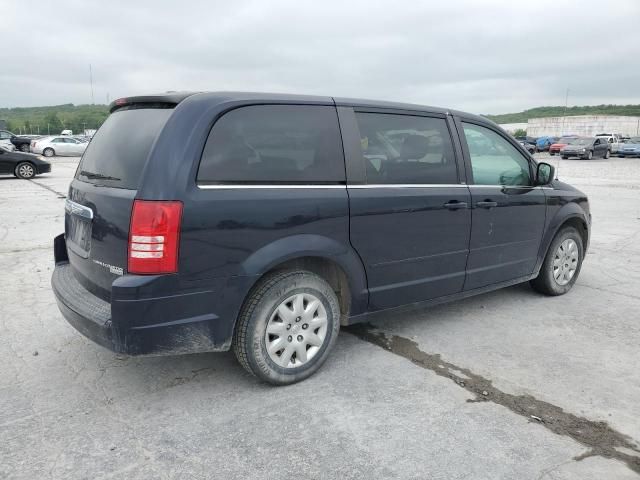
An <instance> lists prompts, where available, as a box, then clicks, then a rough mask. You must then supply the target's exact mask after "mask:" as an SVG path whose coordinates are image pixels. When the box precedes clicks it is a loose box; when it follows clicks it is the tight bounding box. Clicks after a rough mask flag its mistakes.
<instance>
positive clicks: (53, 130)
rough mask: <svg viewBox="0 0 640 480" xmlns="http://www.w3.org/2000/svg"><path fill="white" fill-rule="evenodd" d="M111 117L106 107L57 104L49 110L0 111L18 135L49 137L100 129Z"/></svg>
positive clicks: (12, 130) (1, 115)
mask: <svg viewBox="0 0 640 480" xmlns="http://www.w3.org/2000/svg"><path fill="white" fill-rule="evenodd" d="M108 114H109V109H108V107H107V105H73V104H71V103H69V104H66V105H54V106H50V107H26V108H0V120H4V121H6V123H7V130H9V131H11V132H13V133H16V134H33V135H48V134H51V135H53V134H58V133H60V132H61V131H62V130H73V131H74V133H81V132H82V131H84V130H88V129H97V128H98V127H99V126H100V125H102V122H104V120H105V118H107V115H108Z"/></svg>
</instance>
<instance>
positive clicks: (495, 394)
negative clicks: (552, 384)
mask: <svg viewBox="0 0 640 480" xmlns="http://www.w3.org/2000/svg"><path fill="white" fill-rule="evenodd" d="M344 330H345V331H347V332H349V333H351V334H352V335H355V336H356V337H358V338H360V339H361V340H365V341H367V342H369V343H372V344H373V345H376V346H378V347H381V348H383V349H384V350H387V351H388V352H391V353H393V354H395V355H398V356H400V357H403V358H406V359H407V360H410V361H411V362H412V363H414V364H415V365H417V366H419V367H422V368H424V369H426V370H431V371H432V372H434V373H435V374H436V375H438V376H440V377H445V378H448V379H450V380H453V381H454V382H455V383H456V384H457V385H458V386H459V387H462V388H464V389H465V390H467V391H469V392H471V393H473V394H474V395H475V398H474V399H472V400H467V401H468V402H493V403H496V404H498V405H502V406H503V407H505V408H507V409H509V410H511V411H512V412H514V413H516V414H518V415H521V416H523V417H525V418H527V419H528V420H530V421H531V420H533V421H535V423H538V424H540V425H542V426H543V427H545V428H547V429H548V430H550V431H552V432H553V433H555V434H557V435H563V436H568V437H570V438H572V439H574V440H575V441H577V442H578V443H580V444H582V445H584V446H586V447H588V448H589V450H588V451H587V452H586V453H584V454H582V455H579V456H577V457H575V458H574V460H583V459H585V458H587V457H593V456H600V457H604V458H611V459H615V460H620V461H622V462H624V463H625V464H626V465H627V466H628V467H629V468H630V469H631V470H633V471H634V472H636V473H640V448H638V446H637V445H636V444H635V443H634V441H633V440H632V439H631V438H630V437H628V436H626V435H624V434H622V433H620V432H618V431H616V430H614V429H613V428H611V427H610V426H609V425H608V424H607V423H606V422H596V421H593V420H589V419H586V418H584V417H579V416H577V415H574V414H572V413H569V412H565V411H564V410H563V409H562V408H560V407H557V406H556V405H552V404H550V403H547V402H545V401H542V400H538V399H537V398H535V397H532V396H531V395H513V394H510V393H507V392H503V391H502V390H500V389H498V388H496V387H494V386H493V383H492V381H491V380H488V379H486V378H484V377H482V376H480V375H478V374H476V373H473V372H472V371H470V370H468V369H466V368H462V367H458V366H456V365H454V364H452V363H449V362H446V361H444V360H442V358H440V355H439V354H431V353H427V352H423V351H422V350H420V348H419V347H418V344H417V343H416V342H414V341H412V340H409V339H408V338H404V337H400V336H398V335H392V334H389V333H386V332H384V331H382V330H378V329H377V328H375V327H374V326H373V325H371V324H368V323H362V324H356V325H352V326H349V327H345V328H344ZM618 449H626V450H627V451H629V452H630V453H625V452H623V451H620V450H618ZM636 454H638V455H636Z"/></svg>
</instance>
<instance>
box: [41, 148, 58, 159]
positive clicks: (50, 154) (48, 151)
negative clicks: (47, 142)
mask: <svg viewBox="0 0 640 480" xmlns="http://www.w3.org/2000/svg"><path fill="white" fill-rule="evenodd" d="M42 154H43V155H44V156H45V157H53V156H54V155H55V154H56V152H55V150H54V149H53V148H50V147H47V148H45V149H44V150H43V151H42Z"/></svg>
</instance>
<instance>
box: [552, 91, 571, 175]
mask: <svg viewBox="0 0 640 480" xmlns="http://www.w3.org/2000/svg"><path fill="white" fill-rule="evenodd" d="M568 105H569V87H567V94H566V95H565V97H564V110H563V112H562V130H561V132H560V135H561V136H562V135H564V125H565V120H566V118H567V106H568ZM561 161H562V155H561V154H560V152H558V168H556V178H555V179H556V180H557V179H558V172H559V171H560V162H561Z"/></svg>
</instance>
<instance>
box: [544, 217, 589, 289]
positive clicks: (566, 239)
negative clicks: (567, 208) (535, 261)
mask: <svg viewBox="0 0 640 480" xmlns="http://www.w3.org/2000/svg"><path fill="white" fill-rule="evenodd" d="M583 258H584V246H583V244H582V236H581V235H580V233H579V232H578V231H577V230H576V229H575V228H574V227H565V228H563V229H562V230H560V232H558V234H557V235H556V237H555V238H554V239H553V242H551V246H550V247H549V251H548V252H547V256H546V257H545V259H544V262H543V264H542V267H541V268H540V273H539V274H538V276H537V277H536V278H535V279H533V280H531V286H532V287H533V288H534V289H535V290H537V291H538V292H540V293H544V294H545V295H563V294H565V293H567V292H568V291H569V290H571V287H573V284H574V283H576V280H577V279H578V274H579V273H580V268H581V267H582V260H583Z"/></svg>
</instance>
